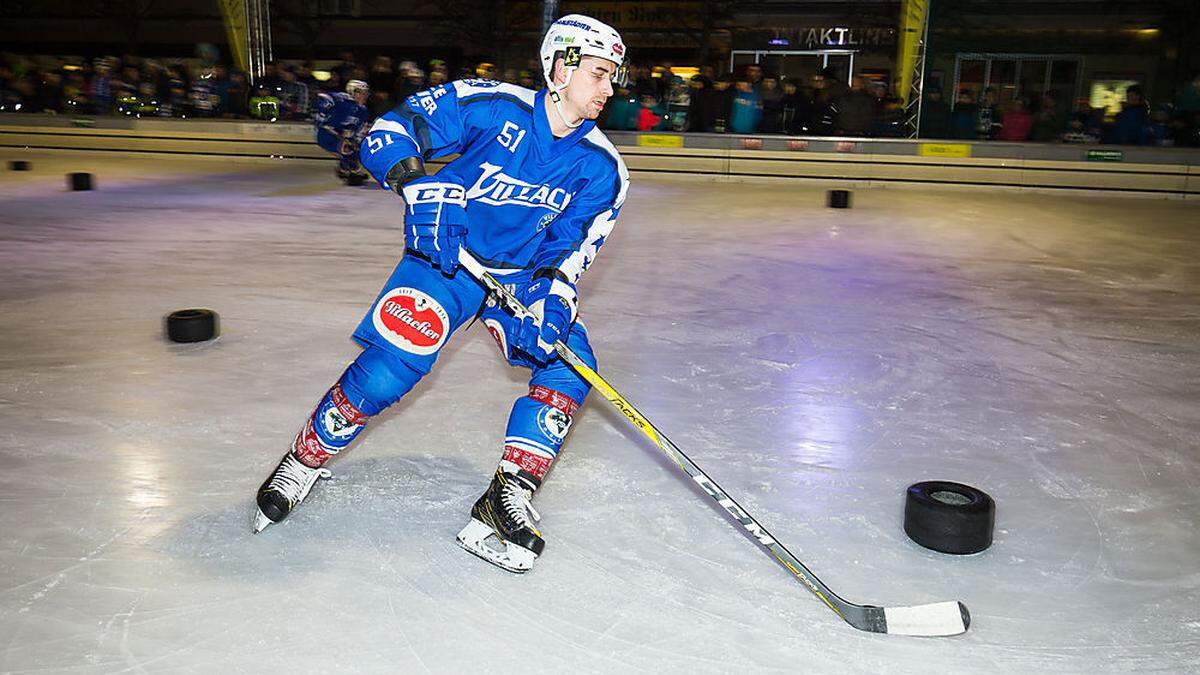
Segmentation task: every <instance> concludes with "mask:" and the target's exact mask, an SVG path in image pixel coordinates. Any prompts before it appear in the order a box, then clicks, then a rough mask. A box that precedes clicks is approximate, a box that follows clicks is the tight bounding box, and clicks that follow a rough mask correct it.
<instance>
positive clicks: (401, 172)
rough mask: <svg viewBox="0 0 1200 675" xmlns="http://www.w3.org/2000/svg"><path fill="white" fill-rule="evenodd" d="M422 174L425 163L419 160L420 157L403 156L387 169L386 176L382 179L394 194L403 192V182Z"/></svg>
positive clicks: (423, 173)
mask: <svg viewBox="0 0 1200 675" xmlns="http://www.w3.org/2000/svg"><path fill="white" fill-rule="evenodd" d="M424 175H425V163H424V162H422V161H421V158H420V157H405V158H404V159H402V160H400V161H399V162H396V165H395V166H393V167H392V170H391V171H388V174H387V178H385V179H384V180H385V182H387V184H388V186H389V187H391V188H392V190H394V191H395V192H396V194H403V190H404V184H405V183H408V182H409V181H411V180H414V179H416V178H420V177H422V176H424Z"/></svg>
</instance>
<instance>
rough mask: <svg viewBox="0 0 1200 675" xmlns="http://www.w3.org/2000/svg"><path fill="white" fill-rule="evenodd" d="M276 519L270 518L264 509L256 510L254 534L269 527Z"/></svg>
mask: <svg viewBox="0 0 1200 675" xmlns="http://www.w3.org/2000/svg"><path fill="white" fill-rule="evenodd" d="M274 522H275V521H273V520H271V519H270V518H268V517H267V516H266V515H265V514H263V512H262V511H255V512H254V534H258V533H259V532H262V531H263V530H265V529H267V526H268V525H270V524H271V523H274Z"/></svg>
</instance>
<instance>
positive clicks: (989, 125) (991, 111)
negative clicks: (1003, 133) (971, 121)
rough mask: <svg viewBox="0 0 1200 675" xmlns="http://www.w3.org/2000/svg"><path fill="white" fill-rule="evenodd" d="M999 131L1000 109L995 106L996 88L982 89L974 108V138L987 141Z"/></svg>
mask: <svg viewBox="0 0 1200 675" xmlns="http://www.w3.org/2000/svg"><path fill="white" fill-rule="evenodd" d="M998 133H1000V109H999V108H997V107H996V90H995V89H993V88H991V87H988V88H987V89H984V90H983V96H982V97H981V98H980V99H979V106H978V107H977V108H976V109H975V138H977V139H978V140H981V141H988V140H991V139H993V138H995V137H996V135H997V134H998Z"/></svg>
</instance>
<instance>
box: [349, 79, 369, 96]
mask: <svg viewBox="0 0 1200 675" xmlns="http://www.w3.org/2000/svg"><path fill="white" fill-rule="evenodd" d="M360 91H361V92H365V93H367V94H370V93H371V85H369V84H367V83H366V82H363V81H362V80H350V81H349V82H347V83H346V93H347V94H350V95H351V96H353V95H355V94H357V93H358V92H360Z"/></svg>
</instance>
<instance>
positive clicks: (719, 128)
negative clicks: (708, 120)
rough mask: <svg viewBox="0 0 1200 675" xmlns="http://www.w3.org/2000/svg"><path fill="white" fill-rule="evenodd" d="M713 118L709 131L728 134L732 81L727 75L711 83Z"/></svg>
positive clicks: (731, 106)
mask: <svg viewBox="0 0 1200 675" xmlns="http://www.w3.org/2000/svg"><path fill="white" fill-rule="evenodd" d="M713 93H714V94H715V95H714V96H713V101H714V102H715V105H714V111H713V112H714V116H713V121H712V128H711V129H709V131H712V132H714V133H718V134H724V133H728V132H729V120H730V118H731V117H732V115H733V96H734V94H735V93H736V91H735V90H734V89H733V80H731V79H730V78H729V76H728V75H722V76H721V77H720V78H718V79H717V80H716V82H714V83H713Z"/></svg>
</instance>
